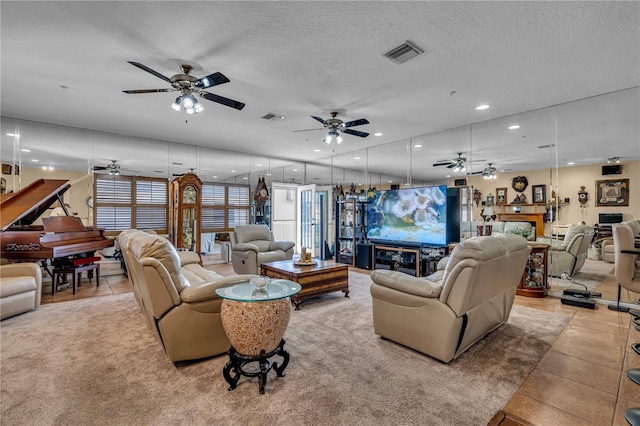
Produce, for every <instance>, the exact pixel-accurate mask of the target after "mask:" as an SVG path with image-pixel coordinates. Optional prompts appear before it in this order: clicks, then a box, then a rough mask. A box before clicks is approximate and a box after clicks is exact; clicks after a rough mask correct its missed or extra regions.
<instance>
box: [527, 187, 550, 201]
mask: <svg viewBox="0 0 640 426" xmlns="http://www.w3.org/2000/svg"><path fill="white" fill-rule="evenodd" d="M531 199H532V200H533V202H534V203H536V204H537V203H546V202H547V190H546V186H545V185H533V186H532V187H531Z"/></svg>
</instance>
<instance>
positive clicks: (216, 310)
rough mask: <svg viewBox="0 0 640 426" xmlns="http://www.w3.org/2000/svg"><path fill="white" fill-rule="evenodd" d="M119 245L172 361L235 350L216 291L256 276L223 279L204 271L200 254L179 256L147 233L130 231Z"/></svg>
mask: <svg viewBox="0 0 640 426" xmlns="http://www.w3.org/2000/svg"><path fill="white" fill-rule="evenodd" d="M118 239H119V241H120V246H121V247H122V249H123V255H124V259H125V263H126V265H127V269H128V271H129V279H130V280H131V282H132V285H133V288H134V292H135V293H137V295H136V300H137V301H138V303H139V304H140V306H141V308H142V310H143V312H144V313H145V315H146V317H147V321H148V324H149V327H150V328H151V330H152V331H153V332H154V334H155V335H156V336H157V337H158V339H159V340H160V342H161V343H162V345H163V346H164V349H165V351H166V352H167V355H168V356H169V359H170V360H171V361H173V362H176V361H184V360H192V359H199V358H204V357H208V356H212V355H218V354H221V353H224V352H226V351H227V350H229V347H230V346H231V343H230V342H229V340H228V339H227V335H226V334H225V332H224V329H223V328H222V321H221V318H220V309H221V305H222V299H220V298H219V297H218V296H217V295H216V293H215V290H216V289H217V288H219V287H225V286H229V285H232V284H234V283H237V282H242V281H247V280H248V279H249V278H251V277H254V276H255V275H235V276H231V277H223V276H221V275H219V274H217V273H215V272H213V271H209V270H207V269H204V268H203V267H202V266H200V264H199V261H200V257H199V256H198V254H196V253H194V252H187V251H180V252H178V251H177V250H176V249H175V247H174V246H173V245H172V244H171V242H169V240H167V239H166V238H164V237H161V236H159V235H151V234H148V233H146V232H144V231H139V230H128V231H124V232H122V233H121V234H120V236H119V238H118Z"/></svg>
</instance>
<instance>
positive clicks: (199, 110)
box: [193, 102, 204, 114]
mask: <svg viewBox="0 0 640 426" xmlns="http://www.w3.org/2000/svg"><path fill="white" fill-rule="evenodd" d="M193 109H194V110H195V111H196V114H197V113H199V112H202V111H204V107H203V106H202V104H201V103H200V102H196V104H195V105H194V106H193Z"/></svg>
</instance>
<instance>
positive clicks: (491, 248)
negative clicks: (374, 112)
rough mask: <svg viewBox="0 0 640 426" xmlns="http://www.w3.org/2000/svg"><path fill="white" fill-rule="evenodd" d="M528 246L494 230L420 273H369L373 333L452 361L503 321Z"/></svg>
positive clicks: (524, 263) (506, 314)
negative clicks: (432, 269)
mask: <svg viewBox="0 0 640 426" xmlns="http://www.w3.org/2000/svg"><path fill="white" fill-rule="evenodd" d="M529 251H530V250H529V247H528V246H527V241H526V240H525V239H524V238H523V237H521V236H518V235H511V234H496V235H492V236H489V237H486V236H483V237H474V238H470V239H468V240H465V241H463V242H461V243H459V244H457V245H456V247H455V248H454V250H453V252H452V253H451V255H450V257H449V260H448V261H447V263H446V267H445V269H444V272H441V271H437V272H436V273H435V274H432V275H431V276H429V277H426V278H416V277H414V276H411V275H407V274H404V273H402V272H397V271H388V270H375V271H373V272H371V280H372V281H373V283H372V284H371V296H372V298H373V327H374V331H375V333H376V334H378V335H380V336H382V337H384V338H386V339H389V340H392V341H394V342H397V343H400V344H402V345H405V346H408V347H410V348H412V349H415V350H417V351H419V352H422V353H424V354H427V355H429V356H431V357H434V358H436V359H439V360H440V361H443V362H450V361H452V360H453V359H455V358H456V357H458V356H459V355H460V354H462V353H463V352H464V351H466V350H467V349H468V348H469V347H471V346H472V345H473V344H474V343H475V342H477V341H478V340H480V339H481V338H482V337H484V336H485V335H486V334H487V333H489V332H490V331H492V330H494V329H495V328H497V327H499V326H500V325H501V324H504V323H505V322H506V321H507V319H508V318H509V313H510V312H511V307H512V305H513V300H514V298H515V294H516V288H517V286H518V283H519V281H520V279H521V278H522V274H523V272H524V268H525V265H526V263H527V259H528V255H529Z"/></svg>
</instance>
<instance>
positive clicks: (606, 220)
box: [598, 213, 622, 225]
mask: <svg viewBox="0 0 640 426" xmlns="http://www.w3.org/2000/svg"><path fill="white" fill-rule="evenodd" d="M620 222H622V213H599V214H598V224H599V225H612V224H614V223H620Z"/></svg>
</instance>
